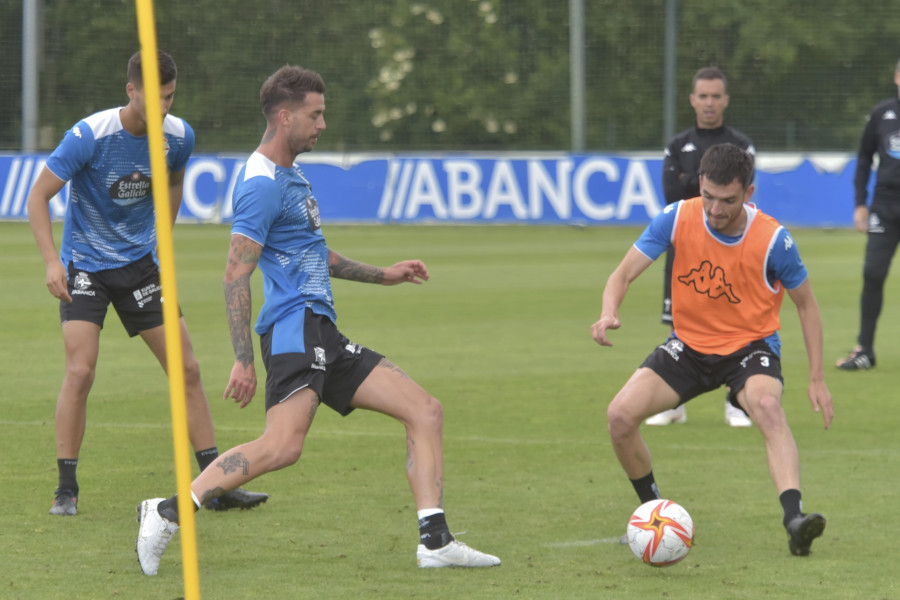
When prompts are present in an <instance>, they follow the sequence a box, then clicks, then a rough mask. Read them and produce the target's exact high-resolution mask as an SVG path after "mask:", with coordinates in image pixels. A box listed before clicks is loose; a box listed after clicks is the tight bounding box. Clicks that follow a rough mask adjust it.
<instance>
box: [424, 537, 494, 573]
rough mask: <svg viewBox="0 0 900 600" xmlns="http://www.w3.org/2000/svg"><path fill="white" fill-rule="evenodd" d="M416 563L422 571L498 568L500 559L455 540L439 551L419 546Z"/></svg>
mask: <svg viewBox="0 0 900 600" xmlns="http://www.w3.org/2000/svg"><path fill="white" fill-rule="evenodd" d="M416 562H417V563H419V568H422V569H437V568H441V567H496V566H497V565H499V564H500V559H499V558H497V557H496V556H492V555H490V554H485V553H484V552H479V551H478V550H476V549H474V548H470V547H468V546H466V545H465V544H463V543H462V542H460V541H457V540H453V541H452V542H450V543H449V544H447V545H446V546H443V547H441V548H438V549H437V550H429V549H428V548H426V547H425V546H424V545H422V544H419V546H418V547H417V548H416Z"/></svg>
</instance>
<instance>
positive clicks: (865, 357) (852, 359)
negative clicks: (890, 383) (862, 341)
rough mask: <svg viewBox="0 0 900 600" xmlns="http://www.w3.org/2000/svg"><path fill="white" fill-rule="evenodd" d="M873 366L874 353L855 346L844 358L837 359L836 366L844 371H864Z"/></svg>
mask: <svg viewBox="0 0 900 600" xmlns="http://www.w3.org/2000/svg"><path fill="white" fill-rule="evenodd" d="M874 366H875V354H874V353H868V352H865V351H864V350H863V349H862V348H860V347H859V346H857V347H856V348H855V349H854V350H853V351H852V352H851V353H850V354H848V355H847V357H846V358H842V359H840V360H838V361H837V368H838V369H841V370H844V371H866V370H868V369H871V368H872V367H874Z"/></svg>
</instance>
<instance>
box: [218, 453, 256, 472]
mask: <svg viewBox="0 0 900 600" xmlns="http://www.w3.org/2000/svg"><path fill="white" fill-rule="evenodd" d="M216 466H217V467H219V468H220V469H222V472H223V473H224V474H225V475H228V474H229V473H234V472H236V471H238V470H240V471H241V472H242V474H243V475H249V474H250V461H249V460H247V457H246V456H244V455H243V454H241V453H240V452H235V453H234V454H229V455H228V456H225V457H224V458H222V459H221V460H219V462H217V463H216Z"/></svg>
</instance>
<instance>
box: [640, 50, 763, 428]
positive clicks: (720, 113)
mask: <svg viewBox="0 0 900 600" xmlns="http://www.w3.org/2000/svg"><path fill="white" fill-rule="evenodd" d="M690 101H691V107H693V109H694V112H695V113H696V115H697V120H696V123H695V124H694V126H693V127H691V128H689V129H685V130H684V131H682V132H681V133H679V134H678V135H676V136H675V137H674V138H672V140H671V141H670V142H669V144H668V145H667V146H666V156H665V159H664V160H663V193H664V194H665V197H666V205H669V204H674V203H675V202H678V201H679V200H686V199H688V198H695V197H697V196H699V195H700V179H699V177H700V175H699V173H700V159H701V158H702V157H703V154H704V153H705V152H706V150H707V149H708V148H710V147H711V146H713V145H715V144H724V143H730V144H734V145H735V146H738V147H739V148H742V149H744V150H747V151H748V152H750V154H755V153H756V149H755V148H754V147H753V142H752V141H750V138H749V137H747V136H746V135H744V134H743V133H741V132H740V131H738V130H737V129H735V128H734V127H729V126H728V125H725V109H726V108H728V101H729V96H728V81H727V80H726V79H725V75H724V74H723V73H722V71H720V70H719V69H718V68H716V67H704V68H702V69H700V70H699V71H697V72H696V73H695V74H694V79H693V82H692V88H691V95H690ZM674 260H675V254H674V250H672V249H669V250H668V251H667V252H666V270H665V274H664V276H663V311H662V322H663V323H664V324H666V325H669V326H670V327H671V326H672V262H673V261H674ZM686 421H687V411H686V410H685V407H684V405H683V404H682V405H681V406H679V407H678V408H674V409H672V410H667V411H663V412H661V413H659V414H657V415H653V416H652V417H650V418H649V419H647V425H668V424H670V423H684V422H686ZM725 422H726V423H727V424H728V425H730V426H731V427H750V426H752V425H753V422H752V421H751V420H750V418H749V417H748V416H747V413H745V412H744V411H743V410H741V408H740V407H738V406H735V405H734V404H732V403H731V402H729V401H728V400H727V399H726V400H725Z"/></svg>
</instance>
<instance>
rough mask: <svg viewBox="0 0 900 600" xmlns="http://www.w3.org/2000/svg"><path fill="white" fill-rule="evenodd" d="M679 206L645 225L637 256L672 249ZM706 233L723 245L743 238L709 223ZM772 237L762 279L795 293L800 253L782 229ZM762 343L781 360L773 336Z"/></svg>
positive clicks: (802, 270) (801, 275)
mask: <svg viewBox="0 0 900 600" xmlns="http://www.w3.org/2000/svg"><path fill="white" fill-rule="evenodd" d="M683 202H684V201H683V200H680V201H678V202H675V203H674V204H669V205H668V206H666V208H665V209H664V210H663V211H662V212H661V213H659V214H658V215H656V216H655V217H654V218H653V220H651V221H650V224H649V225H647V228H646V229H644V232H643V233H642V234H641V236H640V237H639V238H638V240H637V241H636V242H635V243H634V247H635V248H636V249H637V250H638V252H640V253H641V254H643V255H644V256H646V257H647V258H649V259H650V260H656V259H657V258H659V257H660V256H661V255H662V254H663V253H664V252H666V250H668V249H669V248H670V247H672V240H673V239H674V235H675V226H676V222H677V216H678V211H679V209H680V207H681V204H682V203H683ZM744 210H745V211H747V212H748V217H749V216H750V215H749V213H752V212H753V211H756V210H759V209H757V208H756V207H755V206H753V205H750V204H745V205H744ZM705 220H706V218H705V216H704V221H705ZM706 230H707V231H708V232H709V234H710V235H712V236H713V237H715V238H716V239H718V240H719V241H720V242H722V243H723V244H727V245H737V244H740V242H741V240H742V239H743V237H744V236H743V234H741V235H737V236H732V235H725V234H723V233H719V232H718V231H715V230H713V229H712V228H710V226H709V223H706ZM774 237H775V239H774V241H773V243H772V244H771V245H770V246H769V254H768V256H767V257H766V266H765V269H766V279H768V281H769V284H770V285H771V286H772V287H775V285H776V282H778V281H780V282H781V285H783V286H784V289H786V290H793V289H796V288H798V287H800V286H801V285H803V282H804V281H806V279H807V277H808V276H809V273H808V272H807V270H806V265H804V264H803V260H802V259H801V258H800V252H799V251H798V250H797V244H796V243H794V240H793V238H792V237H791V235H790V233H788V230H787V229H785V228H784V227H783V226H782V227H779V228H778V231H777V233H776V234H775V236H774ZM676 252H677V250H676ZM765 341H766V342H767V343H768V344H769V347H770V348H772V351H773V352H775V354H777V355H778V356H781V341H780V339H779V337H778V333H777V332H776V333H774V334H772V335H771V336H769V337H768V338H766V340H765Z"/></svg>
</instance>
